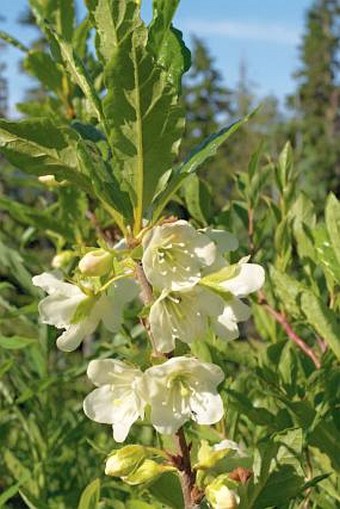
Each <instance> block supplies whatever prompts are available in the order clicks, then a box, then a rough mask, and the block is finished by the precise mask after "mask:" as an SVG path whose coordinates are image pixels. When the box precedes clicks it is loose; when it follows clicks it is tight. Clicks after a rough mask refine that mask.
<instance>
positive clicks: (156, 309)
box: [149, 298, 175, 353]
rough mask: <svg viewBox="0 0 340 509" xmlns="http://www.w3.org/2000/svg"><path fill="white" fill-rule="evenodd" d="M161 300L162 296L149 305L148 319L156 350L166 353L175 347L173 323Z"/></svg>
mask: <svg viewBox="0 0 340 509" xmlns="http://www.w3.org/2000/svg"><path fill="white" fill-rule="evenodd" d="M163 300H164V299H163V298H161V299H157V300H156V302H155V303H154V304H153V305H152V306H151V309H150V315H149V321H150V328H151V332H152V336H153V338H154V341H155V346H156V348H157V350H158V351H159V352H163V353H167V352H171V351H172V350H174V348H175V339H174V338H175V336H174V334H173V323H172V321H171V317H170V315H169V313H168V312H167V309H166V305H165V303H164V302H163Z"/></svg>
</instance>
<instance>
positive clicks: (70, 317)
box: [32, 272, 137, 352]
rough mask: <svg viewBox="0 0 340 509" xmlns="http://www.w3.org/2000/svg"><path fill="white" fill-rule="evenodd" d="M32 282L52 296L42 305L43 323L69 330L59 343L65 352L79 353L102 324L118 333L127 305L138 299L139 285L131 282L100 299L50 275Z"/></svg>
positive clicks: (120, 284) (115, 285) (122, 282)
mask: <svg viewBox="0 0 340 509" xmlns="http://www.w3.org/2000/svg"><path fill="white" fill-rule="evenodd" d="M32 281H33V284H34V285H35V286H38V287H40V288H42V289H43V290H44V291H45V292H47V293H48V294H49V295H48V297H46V298H45V299H43V300H42V301H41V302H40V303H39V313H40V317H41V320H42V322H43V323H48V324H49V325H54V326H55V327H57V328H58V329H65V332H63V334H62V335H61V336H59V337H58V339H57V346H58V348H60V350H64V351H65V352H71V351H72V350H75V349H76V348H77V347H78V346H79V345H80V343H81V342H82V340H83V339H84V338H85V337H86V336H89V335H90V334H92V332H94V331H95V329H96V328H97V326H98V324H99V322H100V321H101V320H102V321H103V323H104V325H105V327H106V328H107V329H108V330H109V331H111V332H115V331H117V330H118V329H119V327H120V324H121V321H122V312H123V307H124V305H125V304H126V302H128V301H130V300H132V299H133V298H134V297H135V296H136V295H137V285H136V284H135V283H134V282H133V281H132V280H129V279H121V280H118V281H116V282H114V283H112V284H111V286H110V288H109V290H108V293H107V294H106V293H102V294H100V295H93V294H90V295H87V294H86V293H84V292H83V291H82V290H81V289H80V288H79V287H78V286H76V285H73V284H70V283H65V282H64V281H61V280H60V279H58V277H56V276H55V275H54V274H51V273H47V272H44V273H43V274H40V275H39V276H34V277H33V279H32Z"/></svg>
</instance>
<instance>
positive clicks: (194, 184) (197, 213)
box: [184, 174, 212, 226]
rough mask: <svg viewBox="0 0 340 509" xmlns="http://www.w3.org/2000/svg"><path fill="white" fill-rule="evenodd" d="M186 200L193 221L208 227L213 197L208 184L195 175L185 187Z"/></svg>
mask: <svg viewBox="0 0 340 509" xmlns="http://www.w3.org/2000/svg"><path fill="white" fill-rule="evenodd" d="M184 199H185V203H186V206H187V209H188V211H189V213H190V215H191V216H192V217H193V219H196V221H198V223H199V224H200V225H201V226H207V225H208V223H209V220H210V219H211V215H212V196H211V194H210V191H209V188H208V186H207V184H206V183H205V182H204V181H203V180H200V179H199V178H198V177H197V175H195V174H194V175H191V177H190V178H189V179H188V181H187V183H186V186H185V187H184Z"/></svg>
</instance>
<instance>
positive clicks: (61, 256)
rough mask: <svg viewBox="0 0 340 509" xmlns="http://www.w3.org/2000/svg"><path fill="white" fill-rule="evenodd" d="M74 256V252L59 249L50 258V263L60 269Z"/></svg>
mask: <svg viewBox="0 0 340 509" xmlns="http://www.w3.org/2000/svg"><path fill="white" fill-rule="evenodd" d="M74 256H75V254H74V252H73V251H61V252H60V253H58V254H56V255H55V256H54V257H53V258H52V262H51V265H52V267H53V268H54V269H61V268H62V267H65V265H67V264H68V263H69V262H70V261H71V260H72V258H74Z"/></svg>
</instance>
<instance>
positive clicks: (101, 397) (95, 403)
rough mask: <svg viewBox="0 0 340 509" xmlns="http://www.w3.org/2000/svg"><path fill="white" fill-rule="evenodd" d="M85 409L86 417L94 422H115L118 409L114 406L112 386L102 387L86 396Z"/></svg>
mask: <svg viewBox="0 0 340 509" xmlns="http://www.w3.org/2000/svg"><path fill="white" fill-rule="evenodd" d="M83 409H84V412H85V415H87V417H89V419H92V421H96V422H99V423H101V424H112V423H113V422H115V414H116V408H115V405H114V393H113V391H112V388H111V386H110V385H102V386H101V387H99V388H98V389H94V391H92V392H90V394H89V395H88V396H86V398H85V400H84V403H83Z"/></svg>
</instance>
